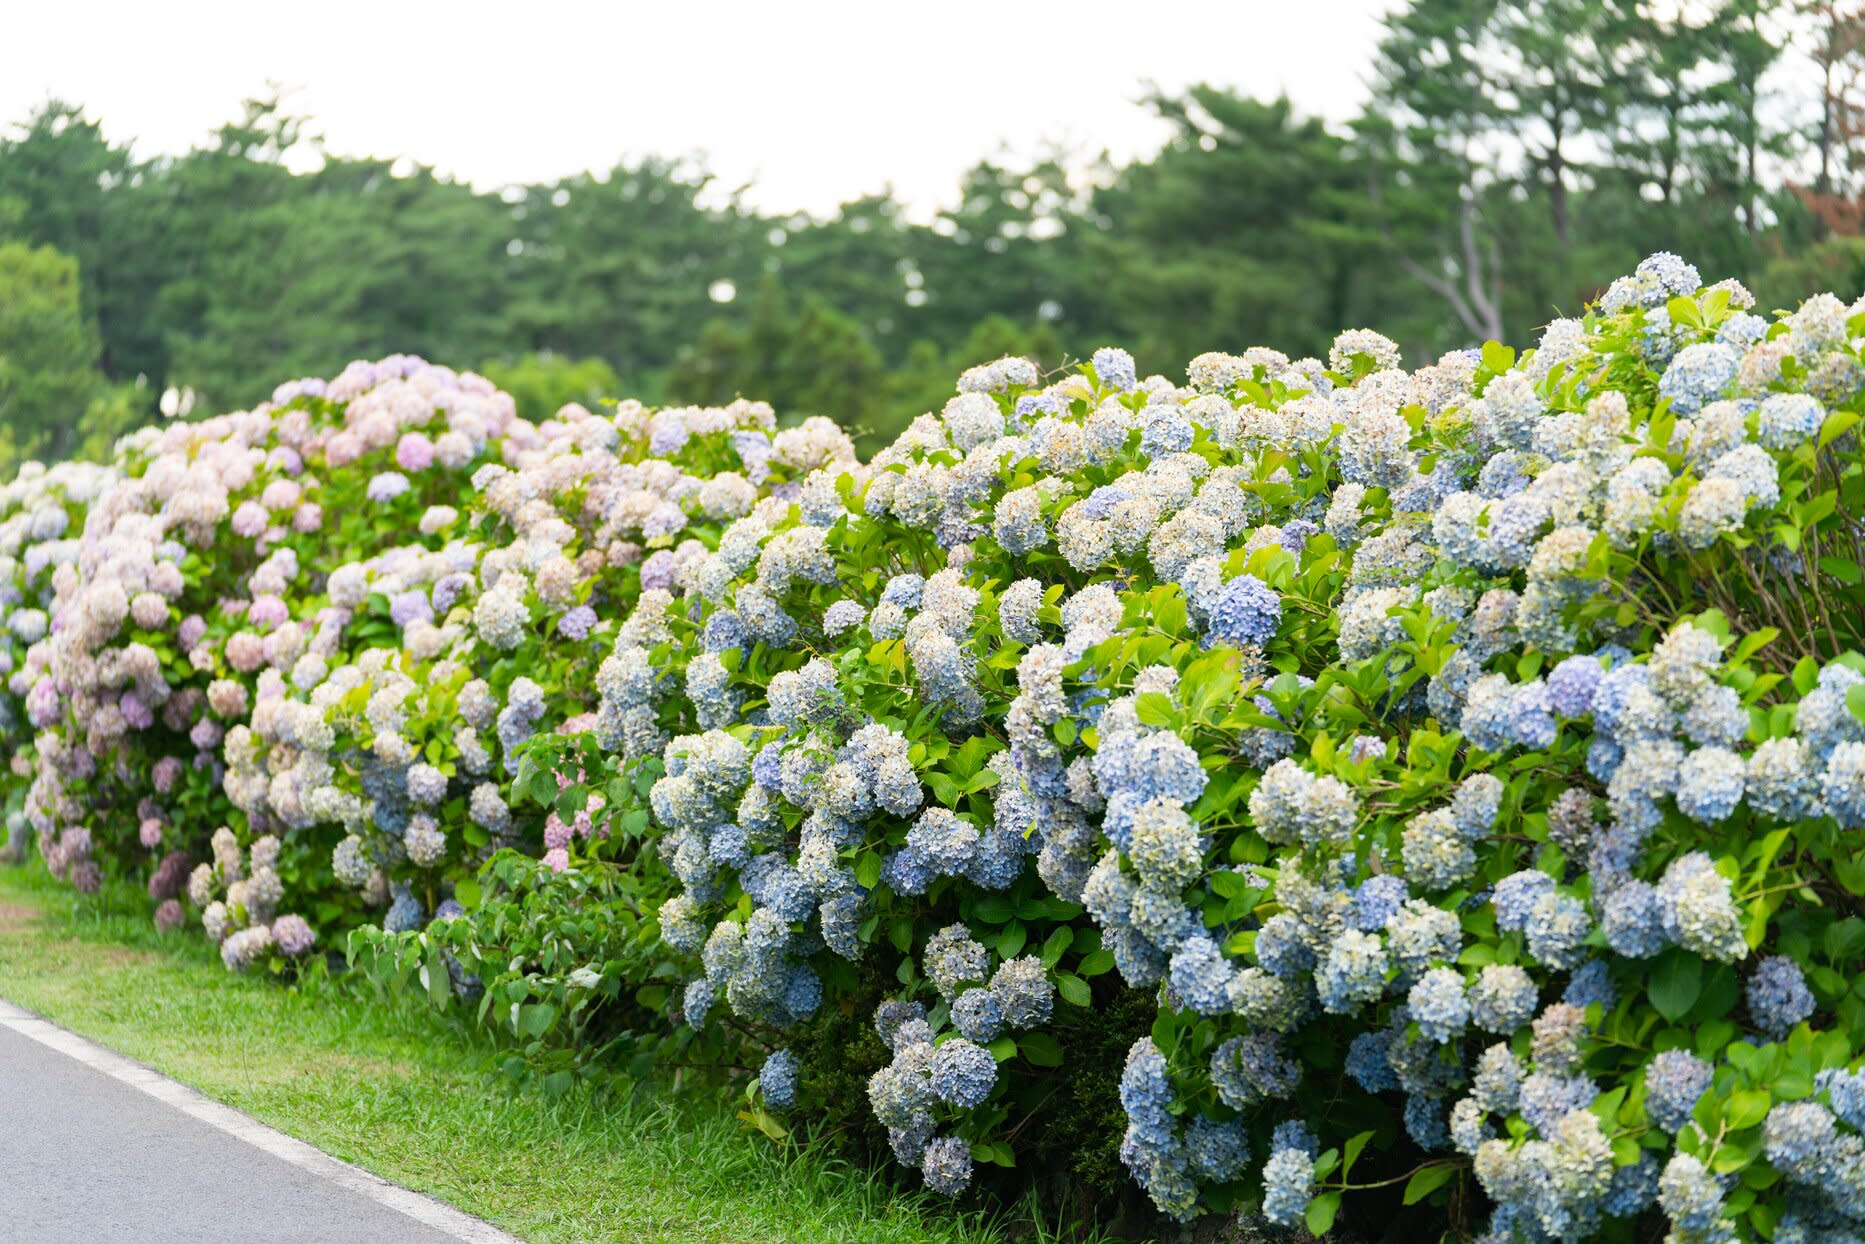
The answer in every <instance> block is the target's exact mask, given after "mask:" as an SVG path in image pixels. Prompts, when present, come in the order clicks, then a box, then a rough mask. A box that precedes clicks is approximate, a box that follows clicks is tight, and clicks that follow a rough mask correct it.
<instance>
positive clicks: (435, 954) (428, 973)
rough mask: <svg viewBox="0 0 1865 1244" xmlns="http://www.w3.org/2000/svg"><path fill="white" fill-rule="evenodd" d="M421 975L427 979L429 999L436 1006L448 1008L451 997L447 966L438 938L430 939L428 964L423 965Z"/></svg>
mask: <svg viewBox="0 0 1865 1244" xmlns="http://www.w3.org/2000/svg"><path fill="white" fill-rule="evenodd" d="M421 974H422V975H423V976H424V977H426V978H427V979H426V984H427V996H428V998H429V999H431V1000H432V1001H433V1003H434V1005H435V1006H439V1007H444V1006H446V1005H447V998H448V996H449V991H448V988H447V986H448V980H447V965H446V963H445V962H443V961H442V959H441V957H440V941H439V939H437V938H429V939H428V943H427V963H426V964H425V965H423V967H422V971H421Z"/></svg>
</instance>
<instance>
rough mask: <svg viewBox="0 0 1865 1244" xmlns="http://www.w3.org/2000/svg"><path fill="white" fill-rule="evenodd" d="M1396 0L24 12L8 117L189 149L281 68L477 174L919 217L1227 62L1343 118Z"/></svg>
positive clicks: (1249, 79) (350, 144) (404, 151)
mask: <svg viewBox="0 0 1865 1244" xmlns="http://www.w3.org/2000/svg"><path fill="white" fill-rule="evenodd" d="M1390 7H1391V0H1233V2H1231V3H1223V2H1221V0H1207V2H1205V3H1192V2H1189V0H1151V2H1150V3H1141V4H1135V3H1132V2H1131V0H1124V2H1122V3H1103V2H1102V0H1074V2H1073V3H1048V2H1044V3H1024V2H1020V0H994V2H991V3H981V2H977V0H939V2H938V3H935V4H927V5H921V4H904V3H899V2H897V0H896V2H893V3H889V2H888V0H867V2H866V3H813V4H812V3H797V4H781V3H768V2H767V3H744V2H732V3H695V2H692V0H686V2H684V3H683V2H681V0H671V2H669V0H656V2H655V3H651V4H640V3H635V2H633V0H609V2H608V3H567V2H564V0H524V2H521V3H517V4H512V3H505V2H501V3H479V2H477V0H456V2H454V3H449V4H435V3H426V2H421V3H415V2H404V0H373V2H371V3H359V2H356V0H319V2H317V3H312V4H296V3H294V4H289V5H286V4H262V3H253V2H252V0H241V2H240V3H189V2H187V0H177V2H175V3H169V4H150V3H147V0H137V2H136V3H120V2H117V0H112V2H111V3H89V4H85V3H79V4H71V5H54V4H34V5H21V6H16V8H15V9H14V11H12V12H10V13H9V14H8V16H7V19H6V31H5V37H4V38H3V39H0V122H4V123H7V124H10V123H13V122H16V121H19V120H21V119H23V118H24V117H25V116H26V115H27V114H28V112H29V111H30V110H31V108H32V107H33V106H34V105H35V104H37V103H39V102H40V101H42V100H44V99H45V98H46V97H47V96H57V97H59V98H62V99H66V100H70V101H73V102H76V103H81V104H83V105H84V106H85V107H86V108H87V109H88V110H89V112H90V115H91V116H93V117H95V118H97V119H100V120H101V121H102V122H103V124H104V128H105V131H106V132H107V133H108V134H109V135H110V136H111V137H112V138H113V139H117V140H123V139H131V140H134V141H135V143H136V145H137V149H138V150H139V151H140V152H141V153H143V154H154V153H158V152H182V151H186V150H187V149H188V148H189V147H191V146H193V145H195V144H197V143H199V142H200V141H202V140H203V138H204V137H205V136H206V135H207V134H208V133H209V131H211V130H212V129H213V128H214V127H215V126H217V125H218V124H220V123H221V122H223V121H225V120H228V119H230V118H231V117H233V116H234V115H235V113H236V111H237V109H238V105H239V101H240V100H241V99H243V98H247V97H249V96H253V95H258V94H262V93H264V91H265V89H266V84H267V83H268V82H277V83H280V84H282V85H283V86H285V87H287V88H288V89H290V90H291V91H292V94H291V95H290V103H291V104H292V106H293V108H294V110H295V111H297V112H299V113H306V114H309V115H310V116H311V117H312V118H314V120H315V122H316V127H317V128H318V129H319V130H321V132H322V133H323V134H324V136H325V137H326V139H327V140H328V142H329V146H330V148H331V150H333V151H335V152H339V153H342V154H345V155H375V156H383V157H393V156H404V155H405V156H412V157H414V158H415V159H417V160H420V161H422V162H424V163H429V164H432V165H434V166H436V167H437V168H439V169H441V170H443V171H444V172H447V173H451V174H453V175H455V176H458V177H462V178H465V179H467V180H469V181H471V182H473V183H474V184H475V185H478V186H481V187H495V186H500V185H504V184H508V183H513V182H533V181H548V180H551V179H554V178H557V177H560V176H564V175H567V174H570V173H574V172H578V171H580V170H583V169H589V168H607V167H609V166H610V165H612V164H613V163H614V162H615V160H616V159H617V158H619V157H622V156H639V155H642V154H647V153H661V154H669V155H684V154H690V153H704V154H705V155H706V157H707V159H708V163H709V164H710V166H711V168H712V169H713V171H714V172H716V173H718V174H719V175H720V176H721V177H722V178H724V179H725V180H727V181H728V182H732V183H737V182H742V181H750V182H752V183H754V186H753V192H752V195H751V197H752V200H753V201H754V202H755V203H757V204H758V205H759V206H761V207H764V208H766V209H769V210H773V211H789V210H793V209H799V208H801V209H807V210H812V211H817V212H822V211H826V210H828V209H830V208H832V207H833V206H834V205H835V204H836V203H838V202H840V201H842V200H845V199H848V198H851V197H854V196H856V195H859V194H862V193H865V192H869V191H876V190H879V189H881V188H882V187H883V186H886V185H889V184H891V185H892V186H893V187H894V189H895V191H896V193H897V194H899V195H900V197H901V198H903V199H905V200H906V201H907V202H908V203H909V204H910V205H912V207H913V208H914V209H915V212H916V214H920V215H923V214H924V213H925V212H926V211H927V210H928V209H929V208H930V207H932V206H934V205H936V204H938V203H940V202H943V201H945V200H946V199H947V198H948V197H949V196H950V195H951V193H952V191H953V189H954V187H955V186H956V183H957V179H958V176H959V174H960V173H961V172H962V171H963V170H964V169H965V168H967V167H969V166H970V165H971V164H972V163H974V162H975V161H976V160H977V159H979V158H980V157H982V156H985V155H989V154H993V153H995V152H997V151H998V150H1000V149H1001V148H1002V147H1003V146H1004V145H1005V144H1008V145H1009V147H1010V148H1011V149H1012V150H1014V151H1019V152H1028V151H1033V150H1037V149H1039V148H1040V147H1041V145H1042V144H1044V143H1045V142H1048V141H1060V142H1063V143H1065V144H1069V145H1071V146H1073V147H1076V148H1078V149H1081V150H1083V151H1087V152H1094V151H1099V150H1102V149H1104V148H1105V149H1107V150H1110V151H1112V152H1113V153H1114V154H1115V155H1116V156H1119V157H1125V156H1130V155H1133V154H1136V153H1142V152H1145V151H1146V150H1148V149H1150V148H1151V147H1153V146H1156V145H1157V144H1158V142H1159V141H1160V137H1161V130H1160V127H1159V125H1158V123H1157V122H1156V121H1155V120H1153V119H1152V118H1151V117H1150V116H1149V115H1148V113H1147V111H1146V110H1145V109H1144V108H1142V107H1140V106H1138V105H1137V103H1136V101H1137V100H1138V99H1139V98H1140V97H1141V96H1142V95H1143V94H1144V91H1145V86H1144V84H1145V83H1146V82H1149V81H1150V82H1157V83H1158V84H1160V85H1161V86H1163V87H1166V88H1168V89H1172V88H1176V87H1181V86H1184V85H1187V84H1190V83H1194V82H1200V81H1210V82H1217V83H1223V84H1226V85H1231V86H1235V87H1238V88H1241V89H1243V90H1246V91H1249V92H1251V93H1254V94H1257V95H1260V96H1264V97H1269V96H1273V95H1275V94H1277V93H1279V92H1282V91H1287V92H1288V94H1289V95H1290V96H1291V97H1293V99H1294V100H1295V102H1296V104H1297V106H1298V107H1300V108H1301V109H1302V110H1303V111H1305V112H1308V113H1313V114H1319V115H1321V116H1324V117H1327V118H1329V119H1333V120H1340V119H1343V118H1345V117H1347V116H1350V115H1351V114H1352V113H1353V112H1354V110H1355V109H1356V107H1357V106H1358V104H1359V103H1360V102H1361V100H1362V99H1363V98H1364V96H1365V78H1366V72H1367V66H1368V64H1369V61H1370V58H1371V55H1372V50H1373V46H1374V43H1375V42H1376V40H1377V37H1378V21H1379V15H1380V14H1381V13H1383V12H1385V11H1386V10H1387V9H1388V8H1390Z"/></svg>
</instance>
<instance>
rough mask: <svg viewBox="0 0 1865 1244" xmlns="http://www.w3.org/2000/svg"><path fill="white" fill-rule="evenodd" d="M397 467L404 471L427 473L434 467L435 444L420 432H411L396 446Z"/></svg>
mask: <svg viewBox="0 0 1865 1244" xmlns="http://www.w3.org/2000/svg"><path fill="white" fill-rule="evenodd" d="M395 465H396V466H398V467H400V468H401V469H402V470H404V471H425V470H427V469H428V468H429V467H430V466H433V465H434V442H433V441H430V440H428V439H427V437H426V436H425V435H423V434H422V433H420V432H409V433H407V434H406V435H404V436H403V437H402V438H401V440H400V441H399V442H397V444H396V446H395Z"/></svg>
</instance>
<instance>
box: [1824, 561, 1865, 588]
mask: <svg viewBox="0 0 1865 1244" xmlns="http://www.w3.org/2000/svg"><path fill="white" fill-rule="evenodd" d="M1820 569H1821V570H1824V571H1825V572H1826V573H1827V574H1829V575H1831V576H1833V578H1835V579H1837V580H1839V581H1840V582H1841V583H1843V584H1845V585H1846V586H1847V587H1857V586H1858V582H1859V580H1860V579H1865V572H1861V571H1860V570H1859V564H1858V563H1857V562H1855V561H1852V560H1851V559H1850V558H1845V557H1830V556H1829V557H1822V558H1820Z"/></svg>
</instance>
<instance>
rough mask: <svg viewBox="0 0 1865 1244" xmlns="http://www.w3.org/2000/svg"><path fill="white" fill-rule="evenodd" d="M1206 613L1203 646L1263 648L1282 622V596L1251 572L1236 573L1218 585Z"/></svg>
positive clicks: (1272, 637)
mask: <svg viewBox="0 0 1865 1244" xmlns="http://www.w3.org/2000/svg"><path fill="white" fill-rule="evenodd" d="M1209 614H1210V620H1209V622H1208V623H1207V625H1206V627H1205V644H1206V645H1207V646H1210V645H1213V644H1228V645H1230V646H1232V647H1239V648H1242V647H1250V648H1265V647H1268V646H1269V642H1270V641H1271V640H1273V639H1274V638H1275V637H1276V630H1277V628H1278V627H1280V626H1281V625H1282V598H1281V597H1280V596H1278V595H1276V593H1275V591H1274V589H1272V588H1271V587H1270V586H1269V585H1268V584H1266V583H1264V582H1263V581H1262V580H1261V579H1259V578H1257V577H1256V576H1255V575H1248V574H1243V575H1238V576H1237V577H1236V578H1234V579H1232V580H1230V581H1229V582H1228V583H1226V584H1224V586H1223V587H1221V588H1219V589H1218V592H1217V595H1216V596H1215V597H1214V598H1213V599H1212V602H1211V606H1210V609H1209Z"/></svg>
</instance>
